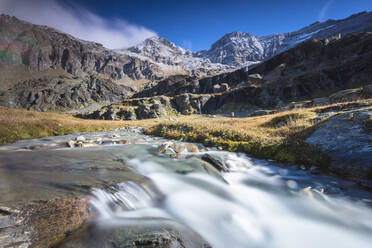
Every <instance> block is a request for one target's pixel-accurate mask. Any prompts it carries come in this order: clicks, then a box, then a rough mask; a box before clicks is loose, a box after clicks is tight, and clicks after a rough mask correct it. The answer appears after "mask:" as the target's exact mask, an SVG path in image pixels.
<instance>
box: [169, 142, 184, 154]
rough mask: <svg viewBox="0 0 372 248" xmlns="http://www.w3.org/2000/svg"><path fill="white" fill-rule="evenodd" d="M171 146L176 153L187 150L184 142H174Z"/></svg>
mask: <svg viewBox="0 0 372 248" xmlns="http://www.w3.org/2000/svg"><path fill="white" fill-rule="evenodd" d="M171 148H172V149H173V150H174V151H175V152H176V153H182V152H184V151H185V150H186V147H185V145H184V144H181V143H173V144H172V145H171Z"/></svg>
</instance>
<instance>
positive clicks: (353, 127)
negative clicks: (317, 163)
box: [306, 109, 372, 179]
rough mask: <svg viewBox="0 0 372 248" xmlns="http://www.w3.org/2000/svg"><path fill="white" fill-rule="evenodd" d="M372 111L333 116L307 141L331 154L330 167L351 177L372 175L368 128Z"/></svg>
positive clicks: (348, 112)
mask: <svg viewBox="0 0 372 248" xmlns="http://www.w3.org/2000/svg"><path fill="white" fill-rule="evenodd" d="M371 119H372V111H371V110H370V109H368V110H352V111H347V112H346V113H343V114H341V115H337V116H335V117H332V118H331V119H330V120H328V121H327V122H325V123H322V124H321V125H320V126H319V128H318V129H317V130H316V131H315V132H314V133H313V134H312V135H311V137H309V138H308V139H307V140H306V142H307V143H309V144H311V145H315V146H318V147H319V148H320V149H321V150H322V151H324V152H326V153H327V154H329V155H330V156H331V158H332V163H331V166H330V168H329V169H330V170H332V171H334V172H335V173H337V174H339V175H343V176H345V177H348V178H351V179H372V164H371V158H372V148H371V143H370V142H371V140H372V134H371V132H370V131H369V130H368V129H367V128H366V126H367V125H368V124H367V123H368V121H370V120H371Z"/></svg>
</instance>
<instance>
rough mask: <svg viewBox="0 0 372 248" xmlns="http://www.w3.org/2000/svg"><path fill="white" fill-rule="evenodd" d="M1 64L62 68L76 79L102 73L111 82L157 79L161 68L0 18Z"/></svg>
mask: <svg viewBox="0 0 372 248" xmlns="http://www.w3.org/2000/svg"><path fill="white" fill-rule="evenodd" d="M0 26H1V30H0V52H1V54H2V56H1V57H0V64H1V65H6V66H17V65H23V66H25V67H27V68H28V69H29V70H30V71H32V72H39V71H43V70H47V69H53V68H62V69H63V70H65V71H66V72H68V73H71V74H73V75H75V76H85V75H88V74H92V73H101V74H105V75H107V76H109V77H110V78H111V79H113V80H119V79H125V78H130V79H134V80H137V79H148V80H157V79H159V77H158V76H157V73H158V72H160V71H161V70H160V68H159V67H158V66H157V65H155V64H152V63H150V62H149V61H142V60H140V59H138V58H135V57H130V56H128V55H120V54H118V53H116V52H114V51H111V50H109V49H106V48H104V47H103V46H102V45H101V44H98V43H94V42H87V41H82V40H79V39H76V38H74V37H72V36H70V35H68V34H65V33H62V32H59V31H57V30H55V29H52V28H49V27H46V26H39V25H33V24H31V23H28V22H24V21H21V20H19V19H17V18H15V17H10V16H7V15H1V16H0Z"/></svg>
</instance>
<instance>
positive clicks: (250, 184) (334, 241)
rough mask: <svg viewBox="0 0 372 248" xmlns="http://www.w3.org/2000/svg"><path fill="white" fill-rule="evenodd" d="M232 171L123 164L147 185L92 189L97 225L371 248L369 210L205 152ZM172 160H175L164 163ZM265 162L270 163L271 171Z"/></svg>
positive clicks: (286, 176)
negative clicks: (155, 226) (162, 226)
mask: <svg viewBox="0 0 372 248" xmlns="http://www.w3.org/2000/svg"><path fill="white" fill-rule="evenodd" d="M208 153H210V154H212V155H213V156H217V157H219V158H220V159H221V160H223V161H224V162H225V163H226V164H227V165H228V167H229V168H230V172H227V173H223V174H222V176H223V179H222V180H221V179H219V178H216V177H213V176H211V175H208V174H205V173H188V174H177V173H174V172H172V171H170V170H169V169H167V168H165V167H164V166H163V164H161V163H159V162H154V161H146V160H143V159H138V158H134V159H130V160H128V161H127V164H128V165H129V166H130V167H131V168H133V169H134V170H136V171H137V172H138V173H140V174H142V175H144V176H146V177H147V178H149V179H150V181H151V183H152V186H143V185H138V184H136V183H134V182H125V183H123V184H119V185H116V186H115V187H114V188H113V189H112V190H111V191H107V190H102V189H95V190H94V191H93V195H94V198H93V199H92V205H93V206H94V207H95V208H96V209H97V210H98V212H99V214H100V215H99V218H98V220H97V221H98V222H99V223H100V224H101V225H108V226H109V225H122V226H125V225H146V224H150V223H154V222H155V223H156V221H171V222H176V223H179V224H181V225H183V226H186V227H188V228H190V229H191V230H193V231H195V232H196V233H198V234H199V235H200V236H201V237H202V238H203V239H204V240H206V241H207V242H208V243H209V244H210V245H211V246H212V247H221V248H222V247H237V248H238V247H286V248H288V247H296V248H297V247H309V248H313V247H358V248H362V247H366V248H367V247H368V248H369V247H371V244H372V211H371V208H369V207H367V206H366V205H364V204H362V203H360V202H355V201H350V200H347V199H346V198H342V197H332V196H328V195H327V194H325V193H323V191H324V189H323V188H322V187H309V186H306V184H303V183H301V177H303V175H302V176H298V175H296V173H291V172H290V171H288V170H286V169H283V168H278V167H275V166H270V163H268V162H267V161H266V162H263V161H261V162H260V160H253V159H251V158H249V157H246V156H244V155H241V154H235V153H228V152H222V151H212V152H208ZM168 163H172V161H171V160H170V161H168ZM268 165H269V166H268Z"/></svg>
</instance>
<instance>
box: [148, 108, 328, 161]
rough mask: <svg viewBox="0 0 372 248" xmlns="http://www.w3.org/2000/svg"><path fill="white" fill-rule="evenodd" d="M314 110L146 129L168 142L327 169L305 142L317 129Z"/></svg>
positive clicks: (184, 120)
mask: <svg viewBox="0 0 372 248" xmlns="http://www.w3.org/2000/svg"><path fill="white" fill-rule="evenodd" d="M315 116H316V113H315V112H314V109H298V110H292V111H287V112H281V113H278V114H272V115H265V116H259V117H247V118H234V119H232V118H228V117H215V118H210V117H207V116H203V117H201V116H183V117H181V118H179V120H178V121H177V122H163V123H159V124H157V125H154V126H150V127H148V128H146V129H145V132H146V133H147V134H151V135H157V136H162V137H166V138H169V139H178V140H187V141H190V142H198V143H203V144H204V145H206V146H221V147H222V148H223V149H224V150H228V151H234V152H244V153H247V154H250V155H253V156H254V157H257V158H265V159H273V160H276V161H279V162H285V163H296V164H304V165H318V166H320V167H321V168H326V167H327V166H328V165H329V162H330V161H329V158H328V157H327V156H325V155H324V154H322V153H321V152H320V151H319V150H318V149H316V148H314V147H312V146H310V145H308V144H306V143H305V142H304V141H305V139H306V138H307V137H309V136H310V135H311V134H312V132H313V131H314V130H315V129H316V125H317V124H315V123H314V121H313V119H314V117H315Z"/></svg>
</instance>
